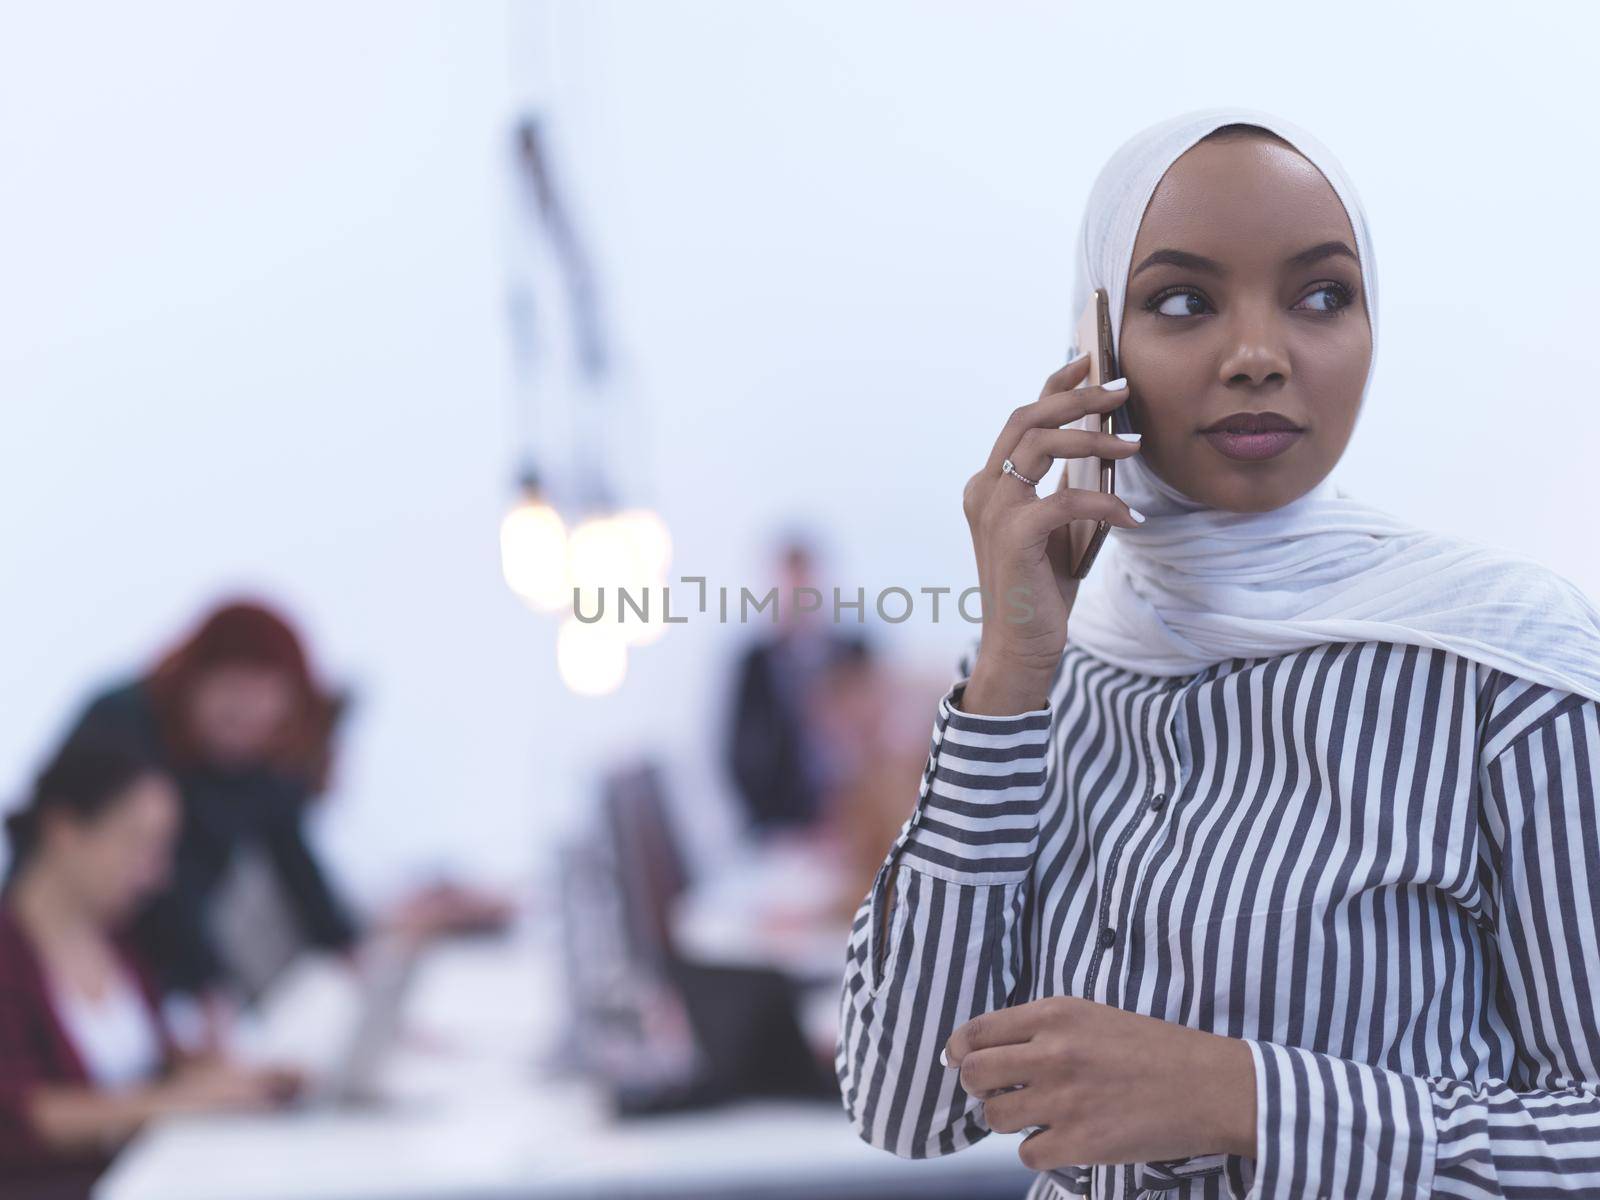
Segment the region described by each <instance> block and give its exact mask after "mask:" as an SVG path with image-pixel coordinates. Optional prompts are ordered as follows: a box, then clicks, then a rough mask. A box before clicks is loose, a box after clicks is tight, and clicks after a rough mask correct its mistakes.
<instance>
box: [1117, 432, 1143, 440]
mask: <svg viewBox="0 0 1600 1200" xmlns="http://www.w3.org/2000/svg"><path fill="white" fill-rule="evenodd" d="M1117 436H1118V437H1119V438H1121V439H1122V440H1123V441H1125V442H1137V441H1138V440H1139V439H1140V438H1142V437H1143V436H1144V434H1142V433H1119V434H1117Z"/></svg>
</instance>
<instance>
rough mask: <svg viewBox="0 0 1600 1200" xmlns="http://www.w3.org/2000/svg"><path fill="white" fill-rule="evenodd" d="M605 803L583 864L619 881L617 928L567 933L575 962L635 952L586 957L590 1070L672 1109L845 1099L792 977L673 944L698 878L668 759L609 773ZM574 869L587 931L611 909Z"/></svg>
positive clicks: (618, 1089)
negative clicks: (674, 813)
mask: <svg viewBox="0 0 1600 1200" xmlns="http://www.w3.org/2000/svg"><path fill="white" fill-rule="evenodd" d="M601 802H602V804H601V807H602V822H601V826H602V827H601V831H600V837H599V838H598V852H596V849H595V848H591V850H590V851H589V852H588V857H587V860H586V861H587V865H588V866H589V867H590V868H591V869H592V870H593V871H596V872H597V873H598V874H599V876H600V877H602V878H604V879H606V880H607V881H608V882H609V883H610V885H611V888H612V889H614V891H613V895H614V902H613V905H612V907H611V910H610V921H609V922H606V923H608V924H610V925H611V926H612V930H611V931H610V932H600V931H598V930H596V931H595V934H596V937H595V940H594V941H593V942H589V941H588V939H587V938H584V937H582V935H581V933H580V935H579V936H578V937H575V938H571V937H569V941H568V947H569V948H568V960H569V966H575V965H576V960H577V959H579V958H583V957H585V956H588V955H589V954H590V953H591V952H592V951H593V950H595V949H596V948H597V947H601V946H609V947H610V952H611V954H612V955H613V956H614V955H615V954H616V953H617V951H618V950H620V951H621V952H622V953H623V954H624V955H625V956H626V961H625V962H623V963H618V962H616V961H612V962H609V963H599V964H597V963H594V962H592V961H591V962H589V963H588V964H587V965H586V966H585V967H583V968H582V970H583V971H584V972H585V974H586V976H587V978H588V980H589V987H588V990H587V994H585V989H583V988H581V987H580V988H578V989H577V990H576V992H575V996H574V999H575V1002H576V1003H577V1004H579V1005H580V1006H584V1007H585V1008H586V1009H588V1011H589V1014H590V1018H591V1019H590V1022H589V1028H590V1029H591V1030H592V1031H593V1033H594V1036H595V1038H596V1039H597V1044H596V1046H595V1050H594V1053H593V1054H592V1055H591V1066H593V1067H596V1068H598V1070H599V1072H600V1073H601V1074H602V1075H603V1076H605V1077H607V1078H608V1080H609V1082H610V1084H611V1086H612V1091H613V1095H614V1097H615V1101H616V1104H617V1107H618V1108H619V1110H621V1111H625V1112H631V1113H643V1112H659V1111H671V1110H675V1109H682V1108H687V1107H696V1106H702V1105H709V1104H715V1103H719V1102H722V1101H727V1100H734V1099H739V1098H741V1097H747V1096H790V1097H795V1096H803V1097H819V1098H829V1099H832V1100H837V1098H838V1084H837V1082H836V1081H835V1079H834V1076H833V1073H832V1071H831V1070H829V1069H827V1068H826V1065H825V1064H820V1063H818V1062H817V1061H816V1060H815V1058H814V1057H813V1056H812V1054H811V1052H810V1050H809V1049H808V1048H807V1047H806V1043H805V1039H804V1037H803V1035H802V1033H801V1030H800V1026H799V1023H798V1021H797V1019H796V1016H795V1012H796V1000H797V995H796V989H795V987H794V985H793V984H792V983H791V981H790V980H789V979H788V978H786V977H785V976H784V975H782V974H781V973H779V972H777V971H773V970H766V969H760V968H750V967H731V966H720V965H716V964H709V963H699V962H694V961H692V960H690V959H688V958H686V957H685V956H684V955H683V954H682V953H680V951H679V949H678V947H677V946H676V944H675V942H674V939H673V936H672V924H671V919H672V908H673V905H674V904H675V903H676V901H677V900H678V898H679V897H680V896H681V895H682V894H683V893H684V891H685V890H686V889H687V888H688V887H689V884H690V882H691V880H690V874H689V869H688V866H687V863H686V860H685V858H684V855H683V853H682V848H681V846H680V844H679V841H678V837H677V834H676V832H675V830H674V828H673V825H672V819H671V815H670V809H669V807H668V804H667V799H666V790H665V785H664V783H663V780H662V775H661V771H660V769H659V767H658V766H657V765H656V764H654V763H649V762H640V763H633V764H629V765H627V766H625V767H622V768H619V769H617V770H615V771H613V772H611V773H610V774H609V775H608V776H607V777H606V778H605V780H604V782H603V786H602V795H601ZM576 874H577V873H576V872H569V873H568V881H567V882H568V891H569V893H570V895H569V897H568V899H567V901H566V907H567V910H568V917H569V921H570V922H571V923H572V928H574V929H576V930H579V931H581V930H582V929H583V928H585V926H591V927H592V926H593V925H595V924H596V923H597V918H600V917H601V916H602V913H603V912H604V907H603V906H597V905H596V904H594V903H593V902H592V898H591V900H590V902H587V903H585V902H584V901H583V900H582V898H581V897H582V895H583V893H584V892H586V891H588V890H589V889H588V887H587V885H586V884H584V883H581V882H580V881H579V880H578V879H577V878H575V875H576ZM592 878H593V875H591V879H592ZM618 927H620V930H621V935H622V936H621V937H620V938H619V937H617V936H615V931H616V929H617V928H618ZM602 980H605V981H608V982H607V983H604V984H602V983H601V981H602ZM596 985H600V986H601V987H604V988H605V989H606V991H605V994H604V995H600V994H598V991H599V988H598V987H596ZM619 1042H620V1044H619ZM629 1043H632V1044H631V1045H630V1044H629Z"/></svg>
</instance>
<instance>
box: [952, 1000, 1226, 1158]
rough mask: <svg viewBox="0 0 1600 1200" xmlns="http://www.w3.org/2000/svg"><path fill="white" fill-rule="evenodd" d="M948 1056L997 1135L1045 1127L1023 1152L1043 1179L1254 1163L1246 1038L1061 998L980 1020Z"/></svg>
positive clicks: (956, 1039) (964, 1030)
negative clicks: (1068, 1169) (1147, 1165)
mask: <svg viewBox="0 0 1600 1200" xmlns="http://www.w3.org/2000/svg"><path fill="white" fill-rule="evenodd" d="M945 1054H946V1057H947V1059H948V1061H949V1065H950V1066H951V1067H952V1068H959V1069H960V1072H961V1086H962V1087H964V1088H965V1089H966V1090H967V1092H968V1094H969V1095H972V1096H975V1097H979V1098H982V1099H983V1101H984V1105H983V1112H984V1117H985V1119H986V1120H987V1121H988V1124H989V1128H990V1129H992V1130H994V1131H995V1132H996V1133H1016V1132H1019V1131H1020V1130H1023V1129H1029V1128H1032V1127H1034V1126H1042V1128H1041V1129H1040V1130H1039V1131H1038V1132H1037V1133H1035V1134H1033V1135H1031V1136H1030V1137H1028V1138H1026V1139H1025V1140H1024V1141H1023V1143H1022V1146H1021V1148H1020V1149H1019V1151H1018V1155H1019V1157H1020V1158H1021V1159H1022V1162H1023V1163H1024V1164H1025V1165H1026V1166H1028V1167H1030V1168H1032V1169H1033V1170H1036V1171H1044V1170H1049V1169H1050V1168H1052V1167H1061V1166H1068V1165H1074V1164H1076V1165H1085V1166H1086V1165H1089V1164H1092V1163H1125V1162H1161V1161H1164V1160H1168V1159H1175V1158H1188V1157H1191V1156H1194V1155H1201V1154H1216V1153H1227V1154H1239V1155H1243V1156H1245V1157H1247V1158H1253V1157H1255V1153H1256V1144H1255V1143H1256V1092H1255V1064H1254V1060H1253V1059H1252V1057H1251V1054H1250V1048H1249V1047H1248V1046H1246V1045H1245V1044H1244V1042H1242V1041H1240V1040H1238V1039H1237V1038H1228V1037H1221V1036H1218V1035H1217V1034H1214V1033H1206V1032H1204V1031H1202V1030H1198V1029H1190V1028H1189V1027H1188V1026H1186V1025H1177V1024H1174V1023H1172V1022H1171V1021H1162V1020H1158V1019H1157V1018H1155V1017H1146V1016H1142V1015H1140V1014H1139V1013H1130V1012H1125V1011H1124V1010H1122V1009H1120V1008H1112V1007H1111V1006H1110V1005H1107V1004H1099V1003H1096V1002H1095V1001H1093V1000H1084V999H1081V998H1079V997H1075V996H1052V997H1047V998H1046V999H1043V1000H1035V1001H1033V1002H1032V1003H1029V1004H1019V1005H1017V1006H1015V1007H1014V1008H1003V1009H1000V1010H998V1011H996V1012H991V1013H984V1014H983V1015H982V1016H978V1017H974V1018H973V1019H972V1020H970V1021H968V1022H967V1023H966V1024H965V1025H962V1026H961V1027H960V1028H959V1029H957V1030H956V1031H955V1032H954V1033H953V1034H951V1035H950V1040H949V1041H948V1042H947V1043H946V1044H945ZM1007 1089H1013V1090H1007Z"/></svg>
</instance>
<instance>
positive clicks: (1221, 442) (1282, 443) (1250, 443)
mask: <svg viewBox="0 0 1600 1200" xmlns="http://www.w3.org/2000/svg"><path fill="white" fill-rule="evenodd" d="M1304 432H1305V430H1304V429H1269V430H1266V431H1265V432H1263V433H1226V432H1222V431H1217V432H1213V433H1207V434H1204V435H1203V436H1204V437H1205V439H1206V440H1207V441H1209V442H1210V443H1211V444H1212V445H1213V446H1215V447H1216V448H1217V450H1218V451H1219V452H1220V453H1222V454H1226V455H1227V456H1228V457H1229V458H1236V459H1239V460H1240V461H1242V462H1255V461H1257V460H1259V459H1263V458H1271V457H1273V456H1274V455H1277V454H1282V453H1283V452H1284V451H1285V450H1287V449H1288V448H1289V445H1290V443H1291V442H1293V441H1294V440H1295V438H1297V437H1299V436H1300V435H1301V434H1302V433H1304Z"/></svg>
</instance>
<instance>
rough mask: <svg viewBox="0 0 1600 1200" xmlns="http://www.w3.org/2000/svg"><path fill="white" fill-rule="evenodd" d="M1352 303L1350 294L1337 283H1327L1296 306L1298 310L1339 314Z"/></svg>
mask: <svg viewBox="0 0 1600 1200" xmlns="http://www.w3.org/2000/svg"><path fill="white" fill-rule="evenodd" d="M1349 303H1350V293H1349V291H1348V290H1346V289H1345V288H1344V287H1343V286H1341V285H1339V284H1336V283H1325V284H1323V285H1322V286H1321V287H1319V288H1318V289H1317V290H1316V291H1314V292H1312V293H1310V294H1309V295H1307V296H1306V298H1305V299H1304V300H1302V301H1300V303H1299V304H1296V305H1295V307H1296V308H1309V309H1310V310H1311V311H1312V312H1338V311H1339V310H1340V309H1341V308H1344V307H1345V306H1347V305H1348V304H1349Z"/></svg>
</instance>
